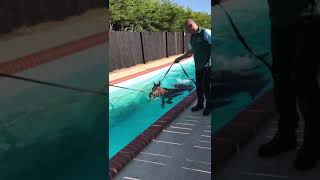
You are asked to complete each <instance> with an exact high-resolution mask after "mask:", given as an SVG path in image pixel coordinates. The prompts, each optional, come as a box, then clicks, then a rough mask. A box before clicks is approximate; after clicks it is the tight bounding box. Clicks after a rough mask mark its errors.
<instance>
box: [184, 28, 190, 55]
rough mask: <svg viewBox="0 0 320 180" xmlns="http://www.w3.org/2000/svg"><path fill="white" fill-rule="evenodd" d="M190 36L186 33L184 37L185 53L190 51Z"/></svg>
mask: <svg viewBox="0 0 320 180" xmlns="http://www.w3.org/2000/svg"><path fill="white" fill-rule="evenodd" d="M190 36H191V35H190V34H189V33H185V35H184V51H185V52H186V51H188V50H189V42H190Z"/></svg>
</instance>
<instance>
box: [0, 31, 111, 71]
mask: <svg viewBox="0 0 320 180" xmlns="http://www.w3.org/2000/svg"><path fill="white" fill-rule="evenodd" d="M108 38H109V33H108V32H102V33H97V34H93V35H90V36H87V37H84V38H81V39H78V40H74V41H71V42H67V43H64V44H61V45H58V46H55V47H51V48H48V49H44V50H41V51H38V52H35V53H32V54H29V55H25V56H22V57H19V58H16V59H12V60H8V61H6V62H3V63H0V72H1V73H6V74H16V73H19V72H21V71H25V70H28V69H31V68H34V67H36V66H39V65H41V64H45V63H49V62H51V61H54V60H57V59H59V58H61V57H64V56H67V55H70V54H74V53H77V52H80V51H83V50H85V49H88V48H91V47H94V46H96V45H99V44H102V43H104V42H106V41H107V40H108Z"/></svg>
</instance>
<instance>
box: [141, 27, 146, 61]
mask: <svg viewBox="0 0 320 180" xmlns="http://www.w3.org/2000/svg"><path fill="white" fill-rule="evenodd" d="M140 41H141V49H142V61H143V64H145V63H146V59H145V57H144V48H143V39H142V32H140Z"/></svg>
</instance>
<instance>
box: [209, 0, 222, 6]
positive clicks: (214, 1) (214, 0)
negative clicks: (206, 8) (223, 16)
mask: <svg viewBox="0 0 320 180" xmlns="http://www.w3.org/2000/svg"><path fill="white" fill-rule="evenodd" d="M211 2H212V6H215V5H217V4H219V3H220V2H221V0H212V1H211Z"/></svg>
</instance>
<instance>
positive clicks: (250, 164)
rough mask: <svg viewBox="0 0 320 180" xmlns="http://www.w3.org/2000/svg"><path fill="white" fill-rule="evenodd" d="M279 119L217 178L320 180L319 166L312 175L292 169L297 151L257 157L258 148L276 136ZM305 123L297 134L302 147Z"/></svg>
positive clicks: (218, 179) (233, 158) (221, 171)
mask: <svg viewBox="0 0 320 180" xmlns="http://www.w3.org/2000/svg"><path fill="white" fill-rule="evenodd" d="M276 118H277V117H274V118H273V119H272V120H271V119H270V121H269V122H267V123H265V124H264V127H263V128H261V130H260V131H258V133H257V134H256V136H255V137H253V138H252V139H251V140H250V141H249V142H248V144H246V145H245V146H243V147H242V148H241V150H240V152H239V153H237V154H236V155H235V156H234V157H232V158H231V159H230V160H229V161H228V162H226V164H225V165H224V167H222V168H221V170H220V171H219V172H218V173H217V174H215V175H214V177H215V179H216V180H220V179H221V180H234V179H246V180H277V179H290V180H317V179H320V166H319V165H318V166H317V167H315V169H313V170H312V171H306V172H298V171H296V170H295V169H294V167H293V161H294V159H295V154H296V151H290V152H288V153H285V154H282V155H280V156H278V157H276V158H272V159H263V158H259V157H257V148H258V147H259V145H261V144H262V143H265V142H267V141H268V140H270V139H271V138H272V137H273V135H274V133H275V132H276ZM302 127H303V123H302V122H301V123H300V126H299V128H298V130H297V134H298V143H299V144H300V145H301V143H302V132H303V131H302Z"/></svg>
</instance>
